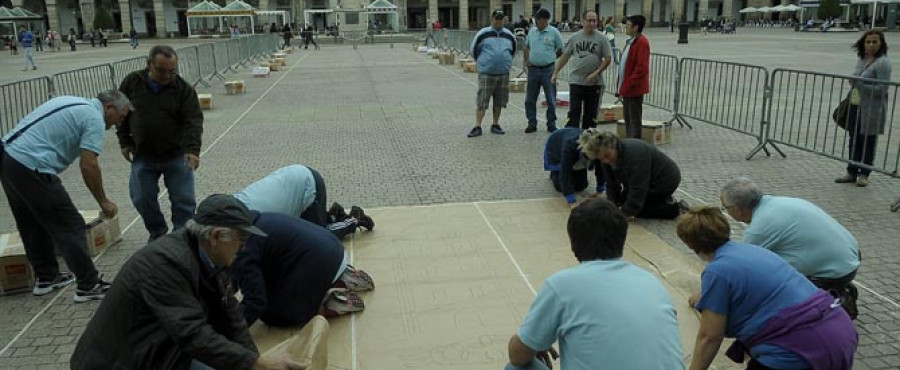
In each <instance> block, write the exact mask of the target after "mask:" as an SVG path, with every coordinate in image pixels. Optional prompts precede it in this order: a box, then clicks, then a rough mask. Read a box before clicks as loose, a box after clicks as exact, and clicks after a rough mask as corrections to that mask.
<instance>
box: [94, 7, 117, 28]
mask: <svg viewBox="0 0 900 370" xmlns="http://www.w3.org/2000/svg"><path fill="white" fill-rule="evenodd" d="M115 26H116V23H115V21H114V20H113V16H112V13H110V12H109V9H107V8H106V7H105V6H100V7H97V10H96V11H95V12H94V29H101V28H103V29H107V30H108V29H112V28H113V27H115Z"/></svg>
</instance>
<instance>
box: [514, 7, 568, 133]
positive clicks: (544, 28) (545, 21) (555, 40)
mask: <svg viewBox="0 0 900 370" xmlns="http://www.w3.org/2000/svg"><path fill="white" fill-rule="evenodd" d="M534 19H535V20H536V26H535V27H534V28H532V29H531V31H530V32H528V36H526V37H525V48H524V49H523V51H524V52H525V70H527V71H528V85H527V88H526V90H525V118H527V119H528V127H526V128H525V133H526V134H528V133H532V132H535V131H537V99H538V93H539V92H540V91H541V88H543V89H544V96H546V97H547V131H548V132H553V131H556V86H554V85H553V84H552V83H551V82H550V78H551V77H553V71H554V67H555V66H556V58H557V57H559V56H560V54H562V49H563V47H564V46H565V43H564V42H563V38H562V35H560V34H559V30H557V29H556V27H553V26H551V25H549V23H550V22H549V21H550V11H549V10H547V9H544V8H541V9H538V11H537V12H536V13H534Z"/></svg>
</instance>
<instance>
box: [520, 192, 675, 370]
mask: <svg viewBox="0 0 900 370" xmlns="http://www.w3.org/2000/svg"><path fill="white" fill-rule="evenodd" d="M567 230H568V233H569V240H570V241H571V244H572V251H573V252H574V254H575V257H576V258H577V259H578V261H579V262H581V264H580V265H578V266H576V267H572V268H569V269H566V270H562V271H560V272H557V273H555V274H553V275H552V276H550V277H549V278H548V279H547V281H545V282H544V285H543V287H541V291H540V292H538V295H537V298H535V300H534V303H533V304H532V306H531V310H530V311H529V312H528V315H527V316H526V317H525V321H524V322H523V323H522V326H521V327H520V328H519V331H518V334H516V335H513V336H512V338H510V341H509V362H510V364H509V365H507V367H506V369H507V370H515V369H529V370H546V369H547V368H549V366H550V357H551V356H552V357H554V358H555V357H558V355H557V353H556V351H555V350H554V349H553V347H552V345H553V343H554V342H556V341H557V340H558V341H559V346H560V353H562V358H561V359H560V364H561V366H562V368H563V369H566V370H588V369H597V368H598V367H600V366H601V365H602V367H603V368H604V369H616V370H632V369H633V370H647V369H665V370H679V369H682V370H683V369H684V362H683V360H682V354H683V351H682V348H681V337H680V334H679V331H678V319H677V318H676V311H675V307H674V306H673V304H672V298H671V297H670V296H669V293H668V292H667V291H666V289H665V288H664V287H663V285H662V284H661V283H660V282H659V280H657V279H656V278H655V277H654V276H653V275H651V274H650V273H649V272H647V271H644V270H643V269H641V268H639V267H637V266H635V265H633V264H631V263H629V262H626V261H624V260H622V251H623V249H624V246H625V236H626V234H627V233H628V220H627V219H626V218H625V215H624V214H623V213H622V212H621V211H619V209H618V208H617V207H616V206H615V205H614V204H612V203H611V202H609V201H607V200H605V199H590V200H587V201H585V202H584V203H582V204H581V205H579V206H578V207H576V208H575V209H574V210H573V211H572V213H571V214H570V215H569V221H568V226H567Z"/></svg>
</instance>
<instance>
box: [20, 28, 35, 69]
mask: <svg viewBox="0 0 900 370" xmlns="http://www.w3.org/2000/svg"><path fill="white" fill-rule="evenodd" d="M19 43H21V44H22V49H25V69H23V70H22V72H26V71H28V67H29V66H31V69H32V70H36V69H37V64H35V63H34V53H33V52H34V34H33V33H31V31H30V30H26V29H25V27H19Z"/></svg>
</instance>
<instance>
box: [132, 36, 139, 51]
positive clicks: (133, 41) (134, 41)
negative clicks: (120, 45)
mask: <svg viewBox="0 0 900 370" xmlns="http://www.w3.org/2000/svg"><path fill="white" fill-rule="evenodd" d="M130 43H131V48H132V49H136V48H137V47H138V39H137V37H132V38H131V42H130Z"/></svg>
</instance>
